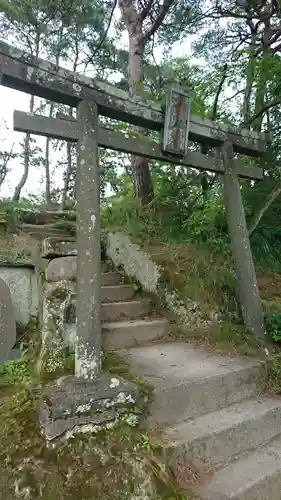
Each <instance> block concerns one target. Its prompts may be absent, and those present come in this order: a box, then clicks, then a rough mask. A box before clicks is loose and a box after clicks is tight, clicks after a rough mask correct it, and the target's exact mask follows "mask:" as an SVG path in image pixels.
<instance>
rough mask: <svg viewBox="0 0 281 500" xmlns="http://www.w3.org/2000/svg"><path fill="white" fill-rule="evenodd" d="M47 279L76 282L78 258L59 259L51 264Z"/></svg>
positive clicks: (48, 268)
mask: <svg viewBox="0 0 281 500" xmlns="http://www.w3.org/2000/svg"><path fill="white" fill-rule="evenodd" d="M45 277H46V280H47V281H62V280H67V281H75V280H76V278H77V257H75V256H74V255H72V256H69V257H58V258H56V259H53V260H51V262H50V263H49V265H48V267H47V269H46V272H45Z"/></svg>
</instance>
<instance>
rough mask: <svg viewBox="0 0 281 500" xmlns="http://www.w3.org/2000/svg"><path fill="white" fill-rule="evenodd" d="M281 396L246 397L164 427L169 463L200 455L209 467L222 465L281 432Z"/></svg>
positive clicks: (182, 461)
mask: <svg viewBox="0 0 281 500" xmlns="http://www.w3.org/2000/svg"><path fill="white" fill-rule="evenodd" d="M280 422H281V399H279V398H272V397H267V396H263V397H261V398H256V399H249V400H245V401H242V402H239V403H236V404H234V405H232V406H229V407H227V408H224V409H222V410H219V411H216V412H212V413H208V414H207V415H203V416H201V417H199V418H195V419H192V420H188V421H187V422H182V423H180V424H178V425H177V426H175V427H172V428H168V429H166V431H165V434H164V439H165V441H167V443H169V446H170V447H171V448H172V449H173V448H174V451H173V453H172V460H171V464H173V463H175V461H177V460H179V461H180V463H181V464H184V463H185V462H186V464H188V463H189V462H190V460H197V459H200V460H202V462H203V463H204V464H205V465H206V466H207V467H211V468H217V467H222V466H223V465H226V464H227V463H229V462H230V461H232V460H233V459H234V458H236V457H237V456H239V455H241V454H243V453H245V452H249V451H251V450H254V449H256V448H258V447H260V446H262V445H264V444H266V443H268V442H269V441H270V440H271V439H273V438H274V437H277V436H279V435H280V430H281V429H280Z"/></svg>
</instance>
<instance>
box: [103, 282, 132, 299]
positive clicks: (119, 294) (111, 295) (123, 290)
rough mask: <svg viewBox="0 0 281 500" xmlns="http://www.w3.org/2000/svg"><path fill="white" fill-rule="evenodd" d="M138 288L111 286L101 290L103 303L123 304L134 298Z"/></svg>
mask: <svg viewBox="0 0 281 500" xmlns="http://www.w3.org/2000/svg"><path fill="white" fill-rule="evenodd" d="M135 293H136V288H135V287H134V286H133V285H111V286H103V287H102V288H101V300H102V301H103V302H123V301H125V302H126V301H127V300H130V299H132V298H133V297H134V295H135Z"/></svg>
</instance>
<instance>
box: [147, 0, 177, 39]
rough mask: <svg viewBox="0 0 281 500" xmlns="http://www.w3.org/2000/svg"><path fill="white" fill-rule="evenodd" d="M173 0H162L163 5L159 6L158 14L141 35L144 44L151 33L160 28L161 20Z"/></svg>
mask: <svg viewBox="0 0 281 500" xmlns="http://www.w3.org/2000/svg"><path fill="white" fill-rule="evenodd" d="M174 2H175V0H163V5H161V7H160V11H159V14H158V16H157V18H156V19H155V21H154V23H153V24H152V25H151V26H150V28H148V30H147V31H146V32H145V33H144V35H143V37H142V42H143V43H144V44H145V43H146V42H147V41H148V40H149V39H150V38H151V37H152V36H153V35H154V33H156V31H157V30H158V28H160V26H161V24H162V22H163V21H164V19H165V16H166V14H167V13H168V12H169V9H170V7H171V6H172V5H173V3H174Z"/></svg>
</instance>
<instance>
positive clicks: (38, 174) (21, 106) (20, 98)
mask: <svg viewBox="0 0 281 500" xmlns="http://www.w3.org/2000/svg"><path fill="white" fill-rule="evenodd" d="M119 17H120V14H119V12H118V11H117V12H116V15H115V18H116V19H118V18H119ZM110 31H111V32H112V29H111V30H110ZM195 38H196V37H194V36H190V37H188V38H187V39H186V40H185V41H184V42H182V43H175V44H174V46H173V49H172V56H173V57H184V56H186V57H190V55H191V48H192V47H191V46H192V42H193V41H194V39H195ZM8 43H11V44H12V42H11V41H10V40H8ZM118 46H119V48H124V49H127V48H128V35H127V32H124V33H123V36H122V38H121V40H120V42H119V43H118ZM163 54H164V47H157V48H155V49H154V57H155V59H156V61H157V62H158V63H159V62H160V61H161V59H162V57H163ZM194 62H195V60H194ZM63 66H65V67H67V65H66V64H65V63H64V64H63ZM68 69H71V67H70V66H68ZM86 74H87V72H86ZM117 78H118V76H117ZM29 99H30V96H29V95H27V94H25V93H23V92H18V91H16V90H12V89H9V88H7V87H1V86H0V140H1V143H2V149H3V145H4V147H5V149H8V150H10V149H11V148H12V146H13V148H14V152H17V151H22V149H21V147H20V143H21V142H22V141H23V139H24V134H23V133H20V132H14V131H13V112H14V110H19V111H29ZM5 124H6V125H7V127H8V129H7V130H6V128H5ZM33 138H34V139H35V140H36V145H37V146H38V147H40V148H42V156H43V157H44V150H45V138H44V137H38V136H33ZM50 150H51V151H50V164H51V174H52V175H51V177H52V188H62V187H63V168H62V167H61V166H60V165H59V162H60V161H61V160H62V159H65V150H64V149H63V151H61V152H60V153H58V152H56V151H54V150H52V148H50ZM21 162H22V160H21V159H15V160H13V161H11V162H10V164H9V167H10V169H11V171H10V172H9V173H8V175H7V178H6V181H5V183H4V184H3V185H2V186H1V188H0V197H1V198H5V197H9V196H11V195H12V193H13V191H14V188H15V186H16V185H17V184H18V182H19V180H20V179H21V177H22V174H23V171H24V168H23V165H22V164H21ZM44 179H45V175H44V166H43V164H42V165H40V166H38V167H37V166H36V167H33V166H32V167H31V168H30V172H29V176H28V180H27V182H26V184H25V186H24V189H23V190H22V196H26V195H28V194H36V195H39V194H43V193H44ZM106 194H108V195H109V194H111V190H110V189H109V192H108V193H106Z"/></svg>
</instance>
